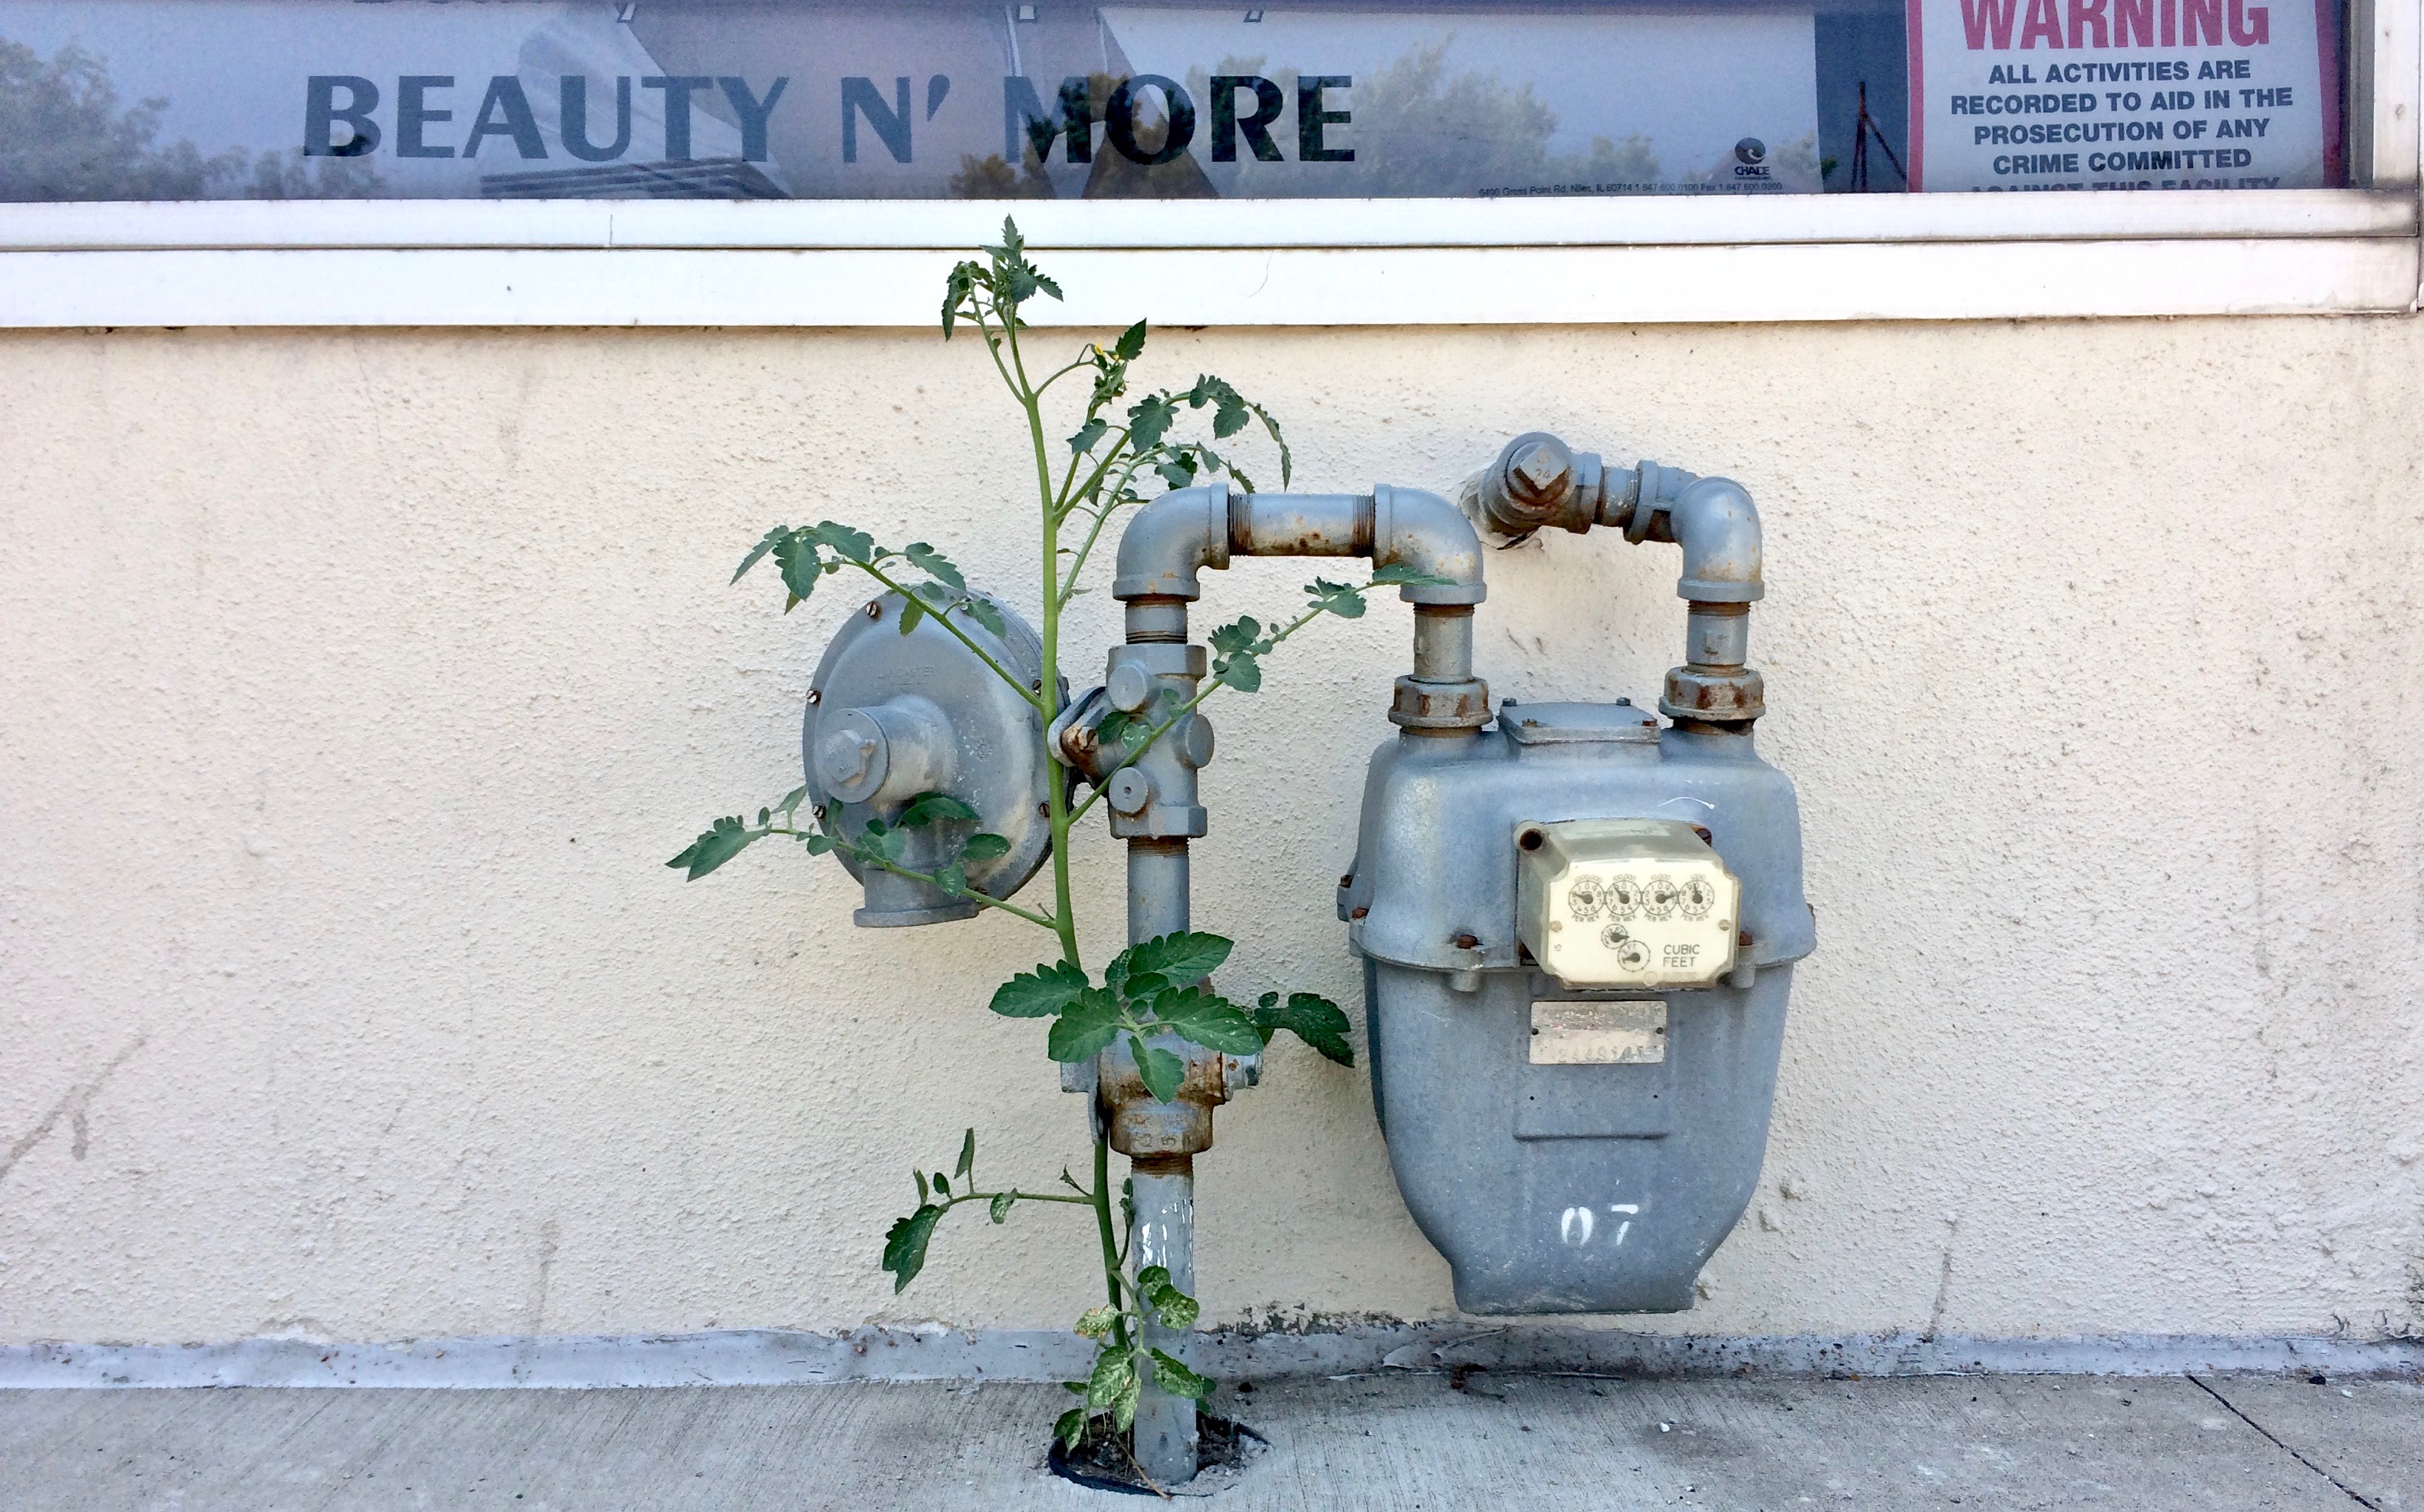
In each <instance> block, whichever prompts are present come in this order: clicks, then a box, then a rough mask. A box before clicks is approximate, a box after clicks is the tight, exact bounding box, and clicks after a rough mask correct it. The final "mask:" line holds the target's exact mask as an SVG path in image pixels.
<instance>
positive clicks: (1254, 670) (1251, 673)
mask: <svg viewBox="0 0 2424 1512" xmlns="http://www.w3.org/2000/svg"><path fill="white" fill-rule="evenodd" d="M1212 673H1213V676H1215V677H1217V678H1219V679H1220V681H1221V682H1223V683H1225V684H1227V685H1228V686H1230V687H1232V688H1235V689H1236V690H1237V691H1238V692H1241V693H1251V692H1261V691H1262V687H1263V664H1262V663H1261V662H1260V661H1255V660H1254V658H1253V655H1252V653H1251V652H1247V651H1236V652H1233V653H1231V654H1230V655H1228V656H1224V657H1222V658H1221V659H1220V660H1219V661H1215V662H1214V663H1212Z"/></svg>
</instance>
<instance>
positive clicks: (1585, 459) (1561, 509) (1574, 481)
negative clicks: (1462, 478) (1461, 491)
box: [1469, 431, 1606, 546]
mask: <svg viewBox="0 0 2424 1512" xmlns="http://www.w3.org/2000/svg"><path fill="white" fill-rule="evenodd" d="M1605 476H1606V470H1605V468H1604V467H1603V464H1602V463H1601V461H1600V459H1599V457H1598V456H1597V455H1596V454H1593V453H1589V452H1576V451H1574V450H1573V449H1572V448H1571V447H1569V446H1567V445H1566V443H1565V442H1564V441H1562V440H1559V439H1558V438H1556V437H1555V436H1552V435H1550V434H1549V433H1548V432H1547V431H1526V432H1524V433H1523V435H1521V436H1518V437H1516V438H1514V439H1513V440H1511V441H1509V442H1507V444H1506V445H1505V446H1503V447H1501V448H1500V449H1499V452H1498V456H1497V458H1496V460H1494V461H1492V462H1491V465H1490V467H1489V469H1488V470H1486V471H1484V472H1483V473H1482V474H1481V476H1480V477H1479V478H1477V479H1475V481H1474V482H1473V483H1472V484H1471V485H1469V486H1470V487H1471V488H1472V490H1473V494H1474V501H1475V502H1474V513H1475V517H1476V519H1477V521H1478V522H1479V523H1480V524H1481V525H1482V526H1483V527H1484V528H1486V529H1487V530H1489V531H1490V533H1491V534H1493V535H1496V536H1498V537H1500V538H1501V539H1502V541H1503V542H1504V544H1506V545H1509V546H1511V545H1513V544H1514V543H1516V542H1517V541H1521V540H1524V539H1526V538H1527V537H1529V536H1530V535H1531V534H1532V533H1533V532H1535V531H1538V530H1541V529H1544V528H1546V527H1548V526H1552V525H1554V526H1555V527H1557V528H1558V529H1559V530H1567V531H1571V532H1573V533H1575V534H1577V535H1579V534H1581V533H1583V532H1585V531H1587V530H1589V529H1590V528H1591V527H1592V526H1594V525H1596V524H1598V523H1600V519H1599V511H1600V501H1601V497H1602V493H1603V488H1604V486H1605Z"/></svg>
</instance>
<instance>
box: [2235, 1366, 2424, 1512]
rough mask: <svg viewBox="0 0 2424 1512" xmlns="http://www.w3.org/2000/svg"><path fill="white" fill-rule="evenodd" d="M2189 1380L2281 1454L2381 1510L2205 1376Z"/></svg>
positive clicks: (2374, 1511) (2370, 1511)
mask: <svg viewBox="0 0 2424 1512" xmlns="http://www.w3.org/2000/svg"><path fill="white" fill-rule="evenodd" d="M2189 1381H2190V1383H2191V1384H2192V1385H2193V1386H2195V1387H2196V1389H2197V1390H2198V1391H2201V1392H2203V1393H2205V1394H2206V1395H2208V1396H2210V1397H2212V1398H2213V1399H2214V1400H2215V1401H2217V1402H2220V1403H2221V1404H2222V1405H2223V1406H2224V1407H2226V1408H2228V1409H2230V1415H2231V1416H2232V1417H2235V1418H2237V1419H2238V1420H2239V1421H2240V1422H2241V1423H2244V1424H2247V1425H2248V1426H2249V1427H2251V1428H2254V1429H2255V1430H2256V1431H2257V1432H2258V1433H2260V1434H2262V1435H2264V1437H2265V1438H2267V1439H2269V1440H2272V1444H2273V1447H2275V1448H2277V1449H2279V1450H2280V1451H2281V1452H2282V1453H2283V1454H2286V1455H2288V1456H2289V1457H2290V1458H2292V1459H2294V1460H2296V1461H2297V1462H2298V1463H2299V1464H2301V1465H2304V1466H2305V1467H2306V1468H2307V1469H2308V1470H2311V1471H2313V1472H2315V1473H2316V1474H2318V1475H2320V1476H2321V1477H2322V1478H2323V1479H2325V1480H2327V1481H2329V1482H2331V1483H2332V1486H2333V1487H2334V1488H2336V1490H2338V1492H2339V1493H2340V1494H2341V1495H2342V1496H2345V1497H2347V1498H2348V1499H2349V1500H2350V1501H2352V1502H2354V1503H2355V1504H2357V1505H2359V1506H2361V1507H2364V1508H2365V1509H2366V1512H2382V1504H2381V1503H2379V1502H2376V1501H2374V1500H2372V1499H2371V1498H2369V1497H2368V1496H2365V1495H2363V1494H2361V1493H2360V1492H2358V1491H2357V1490H2355V1489H2354V1488H2352V1487H2351V1486H2350V1485H2349V1484H2348V1482H2346V1481H2344V1480H2342V1479H2340V1478H2339V1477H2338V1476H2337V1475H2335V1474H2333V1473H2332V1472H2330V1471H2328V1470H2325V1469H2324V1468H2323V1467H2322V1466H2320V1465H2318V1464H2316V1463H2315V1462H2314V1461H2313V1460H2311V1459H2308V1458H2307V1457H2306V1456H2304V1455H2302V1454H2300V1453H2298V1451H2296V1450H2295V1449H2292V1448H2290V1447H2289V1446H2288V1444H2286V1443H2284V1442H2282V1440H2281V1439H2280V1436H2279V1435H2277V1434H2275V1433H2274V1432H2273V1431H2272V1429H2270V1428H2268V1427H2266V1426H2265V1425H2264V1424H2261V1423H2258V1422H2257V1421H2256V1420H2255V1419H2254V1418H2251V1417H2249V1416H2248V1415H2247V1414H2246V1413H2244V1412H2241V1410H2240V1409H2239V1404H2237V1403H2236V1402H2233V1401H2232V1400H2231V1399H2230V1398H2229V1397H2227V1396H2225V1395H2223V1394H2222V1393H2220V1392H2217V1391H2215V1390H2214V1389H2213V1388H2212V1387H2211V1386H2209V1385H2207V1384H2206V1381H2205V1377H2201V1376H2191V1377H2189Z"/></svg>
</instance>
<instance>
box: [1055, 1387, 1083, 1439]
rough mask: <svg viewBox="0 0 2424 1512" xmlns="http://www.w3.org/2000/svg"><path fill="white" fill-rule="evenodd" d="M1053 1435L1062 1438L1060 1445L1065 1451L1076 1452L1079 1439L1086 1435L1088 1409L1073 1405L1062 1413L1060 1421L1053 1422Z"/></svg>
mask: <svg viewBox="0 0 2424 1512" xmlns="http://www.w3.org/2000/svg"><path fill="white" fill-rule="evenodd" d="M1079 1390H1081V1391H1082V1390H1084V1388H1082V1387H1080V1388H1079ZM1052 1437H1054V1438H1055V1439H1058V1440H1061V1449H1062V1450H1063V1451H1064V1452H1066V1453H1069V1454H1076V1452H1077V1444H1078V1442H1079V1440H1083V1439H1084V1438H1085V1437H1086V1409H1084V1408H1082V1407H1073V1408H1071V1409H1069V1410H1068V1411H1066V1412H1063V1413H1061V1421H1060V1422H1058V1423H1055V1424H1052Z"/></svg>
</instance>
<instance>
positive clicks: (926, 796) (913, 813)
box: [893, 792, 977, 829]
mask: <svg viewBox="0 0 2424 1512" xmlns="http://www.w3.org/2000/svg"><path fill="white" fill-rule="evenodd" d="M976 817H977V811H976V810H975V809H973V808H970V807H969V806H968V805H967V804H965V803H962V802H961V801H960V800H959V799H956V798H954V797H952V796H951V795H950V794H949V793H937V792H923V793H919V794H918V795H917V797H915V798H912V799H910V800H909V803H908V804H907V806H905V807H903V808H902V809H901V817H900V818H899V819H897V820H893V823H895V824H896V825H898V826H900V827H901V828H902V829H916V828H917V827H918V826H919V825H921V824H932V823H933V822H934V821H935V820H949V819H957V820H972V819H975V818H976Z"/></svg>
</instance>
